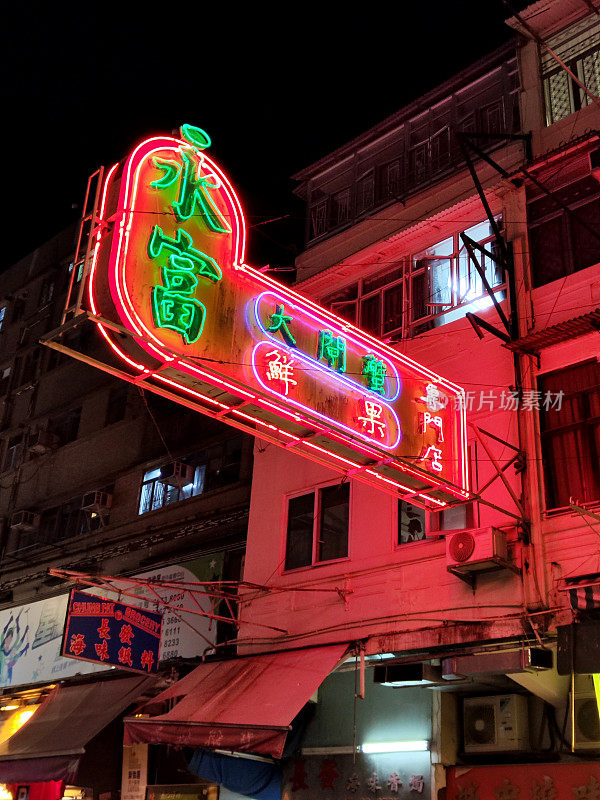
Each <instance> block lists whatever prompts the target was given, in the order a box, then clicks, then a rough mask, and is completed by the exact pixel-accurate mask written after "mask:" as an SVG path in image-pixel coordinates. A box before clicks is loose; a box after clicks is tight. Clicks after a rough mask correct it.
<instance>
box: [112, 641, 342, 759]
mask: <svg viewBox="0 0 600 800" xmlns="http://www.w3.org/2000/svg"><path fill="white" fill-rule="evenodd" d="M346 650H347V645H345V644H344V645H332V646H330V647H314V648H311V649H306V650H290V651H288V652H285V653H269V654H265V655H257V656H246V657H242V658H236V659H232V660H230V661H212V662H210V663H206V664H201V665H200V666H199V667H196V669H195V670H193V672H190V674H189V675H186V677H185V678H182V679H181V680H180V681H177V683H174V684H173V686H171V687H170V688H169V689H167V690H166V691H164V692H162V694H160V695H158V697H156V698H155V699H154V700H153V701H152V702H153V703H155V702H161V701H166V700H176V699H177V698H180V699H179V702H178V703H177V705H175V706H174V707H173V708H172V709H171V710H170V711H169V712H168V713H166V714H162V715H160V716H157V717H151V718H149V719H144V718H138V717H135V718H128V719H126V720H125V743H126V744H134V743H136V742H148V743H151V744H174V745H186V746H190V747H203V748H206V749H209V750H235V751H239V752H251V753H260V754H262V755H271V756H273V757H275V758H280V757H281V754H282V752H283V747H284V744H285V739H286V736H287V734H288V731H289V729H290V723H291V722H292V720H293V719H294V717H295V716H296V715H297V714H298V712H299V711H300V710H301V709H302V707H303V706H304V704H305V703H306V702H307V701H308V700H309V699H310V697H311V696H312V695H313V694H314V693H315V692H316V690H317V689H318V688H319V686H320V685H321V683H322V682H323V680H324V679H325V678H326V677H327V675H328V674H329V673H330V672H331V671H332V670H333V668H334V667H335V666H336V665H337V664H338V662H339V661H340V659H341V658H342V656H343V655H344V653H345V651H346Z"/></svg>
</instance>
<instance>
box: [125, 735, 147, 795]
mask: <svg viewBox="0 0 600 800" xmlns="http://www.w3.org/2000/svg"><path fill="white" fill-rule="evenodd" d="M147 785H148V745H147V744H130V745H125V746H124V747H123V771H122V774H121V800H145V797H146V786H147Z"/></svg>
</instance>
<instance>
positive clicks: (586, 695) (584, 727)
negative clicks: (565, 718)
mask: <svg viewBox="0 0 600 800" xmlns="http://www.w3.org/2000/svg"><path fill="white" fill-rule="evenodd" d="M574 705H575V714H574V716H575V729H574V730H573V726H572V723H571V720H569V723H570V724H569V730H570V731H571V736H572V737H573V738H574V741H573V746H574V747H575V750H600V716H599V715H598V703H597V701H596V695H595V694H594V692H575V703H574ZM573 734H574V736H573Z"/></svg>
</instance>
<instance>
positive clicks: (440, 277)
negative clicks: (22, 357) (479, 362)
mask: <svg viewBox="0 0 600 800" xmlns="http://www.w3.org/2000/svg"><path fill="white" fill-rule="evenodd" d="M497 221H498V223H499V225H500V226H501V225H502V220H501V218H500V217H498V218H497ZM464 232H465V233H466V234H467V235H468V236H470V237H471V239H473V240H474V241H477V242H479V243H480V244H482V245H483V246H484V247H485V248H486V250H488V251H489V252H491V253H495V250H496V243H495V239H494V237H493V234H492V230H491V226H490V224H489V222H488V221H487V220H486V221H485V222H480V223H478V224H476V225H473V226H471V227H470V228H467V229H466V231H464ZM599 245H600V242H599ZM477 255H478V260H479V263H480V264H481V266H482V268H483V270H484V272H485V275H486V278H487V280H488V282H489V284H490V285H491V287H492V288H493V289H494V290H495V294H496V298H497V299H498V300H502V299H504V295H505V292H504V275H503V272H502V270H501V269H500V267H499V266H498V265H497V264H496V262H495V261H494V260H493V259H492V258H489V257H488V256H484V255H483V254H480V253H478V254H477ZM323 304H324V305H325V306H327V307H328V308H330V309H331V310H332V311H333V312H334V313H336V314H338V315H339V316H340V317H343V318H344V319H347V320H348V321H350V322H355V323H357V324H358V325H360V327H361V328H363V329H364V330H366V331H368V332H369V333H372V334H374V335H375V336H381V337H389V336H396V337H398V338H399V337H401V336H402V335H410V334H413V335H416V334H419V333H421V332H423V331H426V330H430V329H431V328H435V327H437V326H439V325H443V324H444V323H446V322H452V321H453V320H456V319H459V318H461V317H464V315H465V314H466V313H467V312H468V311H474V312H477V311H482V310H484V309H486V308H490V307H491V305H492V299H491V298H490V297H488V295H487V293H486V291H485V289H484V287H483V283H482V280H481V277H480V275H479V273H478V271H477V269H476V268H475V265H474V263H473V262H472V261H471V259H470V258H469V254H468V252H467V250H466V248H465V247H464V246H463V244H462V240H461V239H460V235H459V234H458V233H455V234H454V235H453V236H449V237H448V238H446V239H443V240H442V241H440V242H437V243H435V244H433V245H432V246H431V247H428V248H427V249H426V250H423V251H422V252H420V253H417V254H415V255H413V256H409V257H407V258H405V259H403V260H402V261H401V262H400V263H397V264H396V265H395V266H394V267H393V268H392V269H390V270H388V271H386V272H384V273H380V274H379V275H376V276H374V277H370V278H363V279H361V280H360V281H358V282H357V283H354V284H352V285H351V286H348V287H346V288H345V289H343V290H342V291H340V292H337V293H336V294H335V295H331V296H329V297H327V298H324V299H323Z"/></svg>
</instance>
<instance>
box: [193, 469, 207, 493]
mask: <svg viewBox="0 0 600 800" xmlns="http://www.w3.org/2000/svg"><path fill="white" fill-rule="evenodd" d="M205 475H206V464H201V465H200V466H199V467H196V471H195V472H194V488H193V489H192V494H193V496H194V497H196V495H198V494H202V492H203V491H204V476H205Z"/></svg>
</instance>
